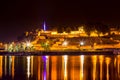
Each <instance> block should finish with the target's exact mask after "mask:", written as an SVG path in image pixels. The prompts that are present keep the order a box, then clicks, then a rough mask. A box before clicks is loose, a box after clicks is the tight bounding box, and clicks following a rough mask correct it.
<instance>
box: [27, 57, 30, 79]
mask: <svg viewBox="0 0 120 80" xmlns="http://www.w3.org/2000/svg"><path fill="white" fill-rule="evenodd" d="M27 76H28V78H29V76H30V56H27Z"/></svg>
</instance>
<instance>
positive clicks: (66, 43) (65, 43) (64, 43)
mask: <svg viewBox="0 0 120 80" xmlns="http://www.w3.org/2000/svg"><path fill="white" fill-rule="evenodd" d="M84 44H85V43H84V42H83V41H81V42H80V46H83V45H84ZM62 45H63V46H67V45H68V42H67V41H64V42H63V44H62Z"/></svg>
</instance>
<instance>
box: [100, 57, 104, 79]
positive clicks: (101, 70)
mask: <svg viewBox="0 0 120 80" xmlns="http://www.w3.org/2000/svg"><path fill="white" fill-rule="evenodd" d="M103 61H104V56H103V55H100V56H99V63H100V80H103V76H102V73H103Z"/></svg>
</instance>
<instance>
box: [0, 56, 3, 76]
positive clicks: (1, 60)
mask: <svg viewBox="0 0 120 80" xmlns="http://www.w3.org/2000/svg"><path fill="white" fill-rule="evenodd" d="M2 64H3V57H2V56H0V78H1V77H2Z"/></svg>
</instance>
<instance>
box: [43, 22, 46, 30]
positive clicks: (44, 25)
mask: <svg viewBox="0 0 120 80" xmlns="http://www.w3.org/2000/svg"><path fill="white" fill-rule="evenodd" d="M43 27H44V31H46V24H45V22H44V24H43Z"/></svg>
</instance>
